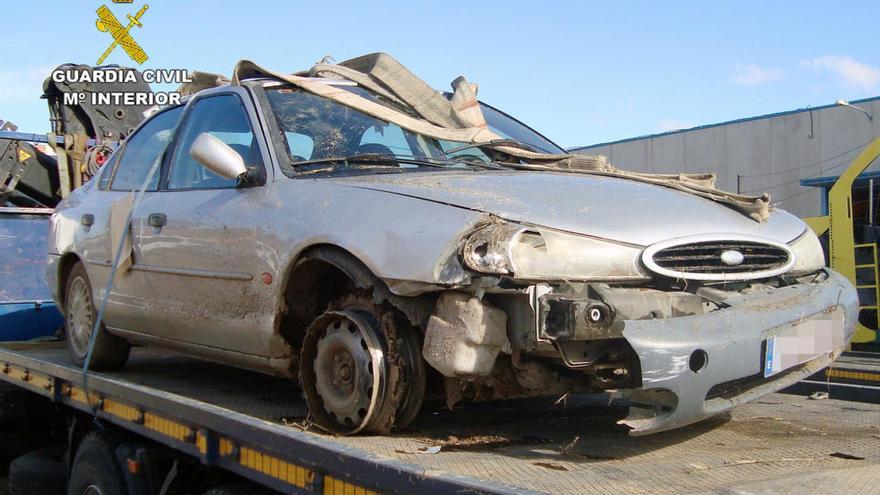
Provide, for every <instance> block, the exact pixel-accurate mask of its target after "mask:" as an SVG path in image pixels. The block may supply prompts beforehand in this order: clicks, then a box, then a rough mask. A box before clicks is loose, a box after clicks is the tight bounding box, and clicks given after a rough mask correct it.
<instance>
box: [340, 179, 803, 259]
mask: <svg viewBox="0 0 880 495" xmlns="http://www.w3.org/2000/svg"><path fill="white" fill-rule="evenodd" d="M335 182H336V183H337V184H339V185H343V186H346V187H357V188H361V189H369V190H374V191H377V192H384V193H392V194H399V195H404V196H410V197H413V198H418V199H421V200H427V201H434V202H438V203H444V204H449V205H450V206H456V207H461V208H467V209H471V210H476V211H480V212H484V213H490V214H493V215H496V216H499V217H501V218H504V219H507V220H511V221H514V222H523V223H529V224H534V225H540V226H544V227H549V228H554V229H559V230H564V231H568V232H574V233H579V234H585V235H592V236H597V237H602V238H605V239H612V240H615V241H619V242H626V243H631V244H637V245H640V246H648V245H650V244H653V243H655V242H659V241H662V240H667V239H671V238H676V237H683V236H686V235H694V234H704V233H705V234H743V235H757V236H762V237H767V238H770V239H774V240H776V241H780V242H789V241H791V240H793V239H795V238H796V237H798V236H799V235H801V234H802V233H803V232H804V230H805V228H806V226H805V224H804V223H803V222H802V221H801V220H799V219H798V218H796V217H794V216H793V215H791V214H789V213H786V212H784V211H781V210H774V211H773V212H772V213H771V214H770V217H769V218H768V219H767V221H766V222H763V223H758V222H755V221H753V220H751V219H750V218H748V217H746V216H744V215H742V214H741V213H738V212H736V211H735V210H733V209H731V208H728V207H726V206H724V205H722V204H720V203H718V202H715V201H711V200H708V199H704V198H701V197H698V196H694V195H693V194H688V193H685V192H682V191H678V190H675V189H670V188H665V187H660V186H655V185H651V184H645V183H641V182H635V181H631V180H626V179H621V178H616V177H605V176H593V175H573V174H565V173H553V172H468V173H458V172H425V173H410V174H401V175H381V176H369V177H364V176H360V177H350V178H343V179H335ZM400 214H402V215H403V214H406V212H400ZM426 221H430V219H426Z"/></svg>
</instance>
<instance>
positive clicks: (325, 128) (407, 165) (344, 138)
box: [266, 86, 563, 175]
mask: <svg viewBox="0 0 880 495" xmlns="http://www.w3.org/2000/svg"><path fill="white" fill-rule="evenodd" d="M341 87H343V88H344V89H346V90H349V91H352V92H354V93H356V94H358V95H361V96H364V97H366V98H369V99H371V100H373V101H377V102H381V103H383V104H386V105H387V103H386V102H383V101H381V100H379V99H378V98H377V97H376V96H375V95H373V94H372V93H370V92H368V91H365V90H363V89H362V88H359V87H356V86H341ZM266 96H267V99H268V101H269V106H270V107H271V109H272V112H273V114H274V115H275V118H276V121H277V122H278V126H279V127H280V129H279V130H280V131H281V132H280V134H281V137H282V138H283V140H284V142H285V143H286V145H287V151H288V154H289V157H290V164H291V166H292V169H290V170H285V171H286V172H289V174H290V175H302V174H304V173H306V174H308V173H318V172H339V171H340V170H343V169H344V170H345V172H346V173H355V174H363V173H388V172H406V171H420V170H426V169H438V168H443V169H458V170H474V169H496V168H498V166H497V165H494V164H493V162H494V158H493V156H492V154H493V152H492V151H491V150H489V149H483V148H481V147H478V146H466V145H467V144H469V143H461V142H453V141H441V140H437V139H434V138H430V137H427V136H424V135H421V134H416V133H414V132H411V131H408V130H406V129H403V128H401V127H399V126H397V125H395V124H392V123H388V122H385V121H383V120H380V119H377V118H374V117H372V116H369V115H367V114H364V113H362V112H360V111H358V110H355V109H353V108H350V107H347V106H344V105H341V104H339V103H337V102H335V101H333V100H329V99H326V98H322V97H320V96H317V95H314V94H312V93H309V92H307V91H304V90H301V89H298V88H292V87H274V88H266ZM483 109H484V115H485V116H486V121H487V124H488V125H489V127H490V129H491V130H492V131H494V132H495V133H496V134H498V135H500V136H502V137H503V138H505V139H506V140H511V141H516V142H518V143H521V145H522V147H526V148H529V149H534V150H535V151H543V152H548V153H562V152H563V151H562V150H561V149H560V148H559V147H558V146H556V145H555V144H553V143H552V142H550V141H549V140H547V139H546V138H544V137H543V136H541V135H540V134H538V133H536V132H535V131H533V130H531V129H529V128H528V127H526V126H525V125H523V124H522V123H520V122H518V121H516V120H515V119H513V118H511V117H509V116H507V115H506V114H504V113H502V112H500V111H498V110H496V109H494V108H492V107H489V106H487V105H484V106H483ZM398 110H400V109H398ZM457 148H464V149H461V150H457ZM285 168H287V167H285Z"/></svg>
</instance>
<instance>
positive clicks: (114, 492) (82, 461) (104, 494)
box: [67, 431, 128, 495]
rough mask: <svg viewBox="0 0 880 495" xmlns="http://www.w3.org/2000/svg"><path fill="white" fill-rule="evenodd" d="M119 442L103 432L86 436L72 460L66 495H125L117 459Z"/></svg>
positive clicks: (125, 487) (123, 479)
mask: <svg viewBox="0 0 880 495" xmlns="http://www.w3.org/2000/svg"><path fill="white" fill-rule="evenodd" d="M118 446H119V441H118V440H117V439H116V438H115V437H114V436H113V435H112V434H110V433H108V432H106V431H93V432H91V433H89V434H88V435H86V437H85V438H84V439H83V441H82V442H80V444H79V448H77V449H76V457H75V458H74V460H73V468H72V469H71V471H70V483H69V484H68V486H67V495H95V494H98V493H99V494H101V495H126V493H128V487H127V485H126V483H125V475H124V474H123V473H122V467H121V466H120V465H119V462H118V461H117V460H116V447H118Z"/></svg>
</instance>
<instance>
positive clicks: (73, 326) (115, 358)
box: [64, 262, 131, 371]
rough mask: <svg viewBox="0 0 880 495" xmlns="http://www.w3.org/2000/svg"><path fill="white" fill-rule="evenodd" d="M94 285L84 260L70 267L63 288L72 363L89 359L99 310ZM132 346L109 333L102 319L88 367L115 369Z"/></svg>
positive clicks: (65, 326) (82, 362)
mask: <svg viewBox="0 0 880 495" xmlns="http://www.w3.org/2000/svg"><path fill="white" fill-rule="evenodd" d="M92 294H93V292H92V284H91V282H90V281H89V276H88V274H87V273H86V269H85V267H84V266H83V264H82V262H77V263H76V264H75V265H73V268H71V269H70V273H69V274H68V276H67V284H66V286H65V290H64V306H65V308H64V316H65V319H64V333H65V337H66V341H67V349H68V350H69V351H70V356H71V358H72V359H73V362H74V363H75V364H77V365H78V366H82V365H83V364H84V363H85V361H86V355H87V354H88V349H89V339H90V338H91V335H92V330H93V328H94V324H95V320H96V319H97V318H98V310H97V307H96V305H95V301H94V299H93V296H92ZM130 351H131V345H130V344H129V343H128V342H126V341H125V340H124V339H122V338H120V337H117V336H116V335H112V334H110V333H109V332H107V329H106V328H105V327H104V324H103V322H102V323H101V327H100V328H99V329H98V336H97V340H96V341H95V347H94V349H93V350H92V359H91V361H90V362H89V369H91V370H95V371H114V370H118V369H121V368H122V367H123V366H125V362H126V361H128V354H129V352H130Z"/></svg>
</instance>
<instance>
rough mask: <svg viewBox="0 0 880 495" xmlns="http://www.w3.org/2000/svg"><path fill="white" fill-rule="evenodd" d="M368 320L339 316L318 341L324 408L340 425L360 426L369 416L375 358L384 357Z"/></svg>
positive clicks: (318, 383) (317, 382)
mask: <svg viewBox="0 0 880 495" xmlns="http://www.w3.org/2000/svg"><path fill="white" fill-rule="evenodd" d="M364 324H365V322H362V321H354V320H352V319H350V318H348V317H346V316H345V315H339V317H338V318H334V319H333V320H332V321H330V322H329V324H328V325H327V327H326V329H325V331H324V333H323V335H321V338H320V339H319V340H318V345H317V354H316V356H315V361H314V365H313V369H314V371H315V389H316V391H317V392H318V395H319V396H320V397H321V400H322V402H323V403H324V410H325V411H326V413H327V414H328V415H330V417H332V418H333V419H334V420H336V421H337V422H338V423H339V424H340V425H345V426H348V427H358V426H360V425H362V424H363V423H364V422H365V420H366V419H367V418H368V416H369V414H370V412H371V409H372V406H373V403H374V402H375V400H374V395H375V394H374V392H375V391H376V390H375V388H376V380H377V376H376V374H377V371H378V370H377V369H376V368H375V365H376V364H377V363H375V362H374V359H378V360H381V359H382V351H381V349H379V348H378V347H376V346H375V343H374V342H373V339H372V338H371V335H369V333H368V332H369V330H368V329H363V328H361V326H362V325H364Z"/></svg>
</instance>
